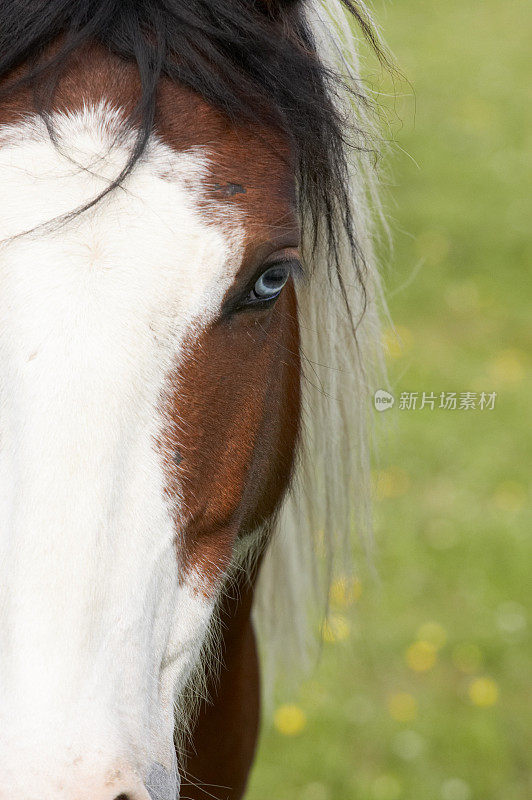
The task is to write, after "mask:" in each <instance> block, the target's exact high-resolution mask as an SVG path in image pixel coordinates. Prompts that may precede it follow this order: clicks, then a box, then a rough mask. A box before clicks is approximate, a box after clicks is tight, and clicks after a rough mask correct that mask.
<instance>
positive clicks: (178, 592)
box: [0, 107, 240, 800]
mask: <svg viewBox="0 0 532 800" xmlns="http://www.w3.org/2000/svg"><path fill="white" fill-rule="evenodd" d="M119 123H120V120H119V118H118V116H117V115H116V114H115V113H113V112H112V111H111V110H110V109H108V108H105V107H100V108H97V109H93V110H90V109H86V110H84V111H83V112H80V113H76V114H71V115H63V116H58V117H56V118H55V119H54V120H53V124H54V127H55V129H56V131H57V136H58V143H59V149H57V148H56V147H54V145H53V144H52V143H51V142H50V139H49V137H48V134H47V132H46V129H45V127H44V125H43V123H42V122H41V121H39V120H38V119H36V118H32V119H28V120H26V121H25V122H24V123H21V124H20V125H18V126H16V127H15V128H10V129H7V130H6V129H4V131H3V132H2V135H1V139H0V185H1V193H0V241H1V242H2V244H1V245H0V437H1V438H0V653H1V658H0V775H1V776H2V780H1V781H0V798H1V800H4V798H6V800H7V796H8V795H9V796H10V797H11V798H12V797H14V796H17V797H23V798H24V800H33V798H35V800H37V798H38V800H48V798H53V799H54V800H55V798H56V797H57V798H62V797H63V796H64V797H71V796H73V795H71V794H70V795H69V791H70V789H69V785H68V783H65V785H64V788H63V789H62V790H60V789H59V788H57V786H56V785H55V784H54V781H57V780H58V778H59V777H60V776H62V775H63V774H64V775H66V774H67V772H68V766H69V765H72V764H76V770H74V771H73V770H70V773H69V774H71V776H72V775H74V773H75V774H77V775H78V777H79V776H80V775H83V774H85V773H87V774H88V772H89V771H90V772H91V775H92V777H94V774H96V773H95V771H94V770H95V767H94V763H93V761H94V759H96V761H98V758H99V759H100V761H101V763H100V762H98V764H99V768H100V771H101V770H103V769H104V768H105V769H108V770H111V772H112V770H113V769H114V768H115V767H116V764H122V767H121V769H122V770H124V769H126V767H127V770H129V771H130V772H131V774H135V775H137V776H140V778H141V779H142V780H144V779H145V777H146V775H147V773H148V772H149V771H150V769H152V765H153V764H154V763H160V764H162V765H163V766H164V767H166V769H167V770H170V771H171V770H172V769H174V760H173V758H174V757H173V745H172V732H173V724H174V720H173V708H174V705H173V704H174V698H175V695H176V693H179V691H180V690H181V688H182V687H183V685H184V684H185V682H186V680H187V678H188V676H189V674H190V671H191V669H192V668H193V666H194V665H195V662H196V661H197V659H198V656H199V652H200V648H201V646H202V642H203V640H204V638H205V635H206V632H207V629H208V625H209V620H210V617H211V614H212V604H211V603H210V602H208V601H206V600H205V599H204V598H203V596H202V595H201V594H196V593H194V592H193V586H194V583H195V581H196V580H197V578H196V576H190V577H189V581H188V583H187V582H184V583H183V582H181V580H180V578H182V576H180V575H179V574H178V568H177V563H176V554H175V533H176V531H175V525H174V523H173V521H172V518H171V513H170V509H169V508H168V506H167V504H166V502H165V500H164V496H163V488H164V480H165V479H164V474H163V468H162V458H161V454H160V452H159V451H158V448H157V446H156V443H155V440H156V437H157V435H158V433H159V432H160V430H161V426H162V424H163V419H162V412H161V410H160V398H161V394H162V392H163V389H164V386H165V380H166V378H167V375H168V373H169V370H170V368H172V367H175V365H176V363H177V362H178V360H179V356H180V353H181V351H182V346H183V339H184V337H185V336H188V337H189V338H190V336H194V335H196V334H197V333H198V332H200V331H201V330H202V328H203V327H204V326H205V325H206V324H207V323H208V321H209V320H210V319H212V318H213V316H214V315H215V314H217V312H218V311H219V308H220V303H221V300H222V297H223V296H224V294H225V292H226V291H227V288H228V286H229V285H230V284H231V282H232V280H233V279H234V275H235V271H236V269H237V268H238V266H239V263H240V247H239V244H238V242H239V233H238V228H237V227H236V225H235V224H233V225H232V227H231V230H230V232H228V230H227V229H226V230H225V231H222V230H221V229H220V228H219V227H217V226H216V225H214V224H208V223H207V222H206V221H205V219H204V214H201V213H200V212H199V210H198V197H199V191H200V189H201V184H202V180H203V178H204V176H205V172H206V162H205V159H204V158H203V157H202V154H201V153H200V152H188V153H181V154H175V153H174V152H172V151H171V150H170V149H169V148H167V147H166V146H164V145H163V144H162V143H160V142H157V141H156V140H154V141H152V142H151V143H150V145H149V148H148V152H147V153H146V155H145V157H144V159H143V161H142V163H141V164H139V165H138V166H137V168H136V169H135V172H134V174H133V175H132V176H131V177H130V178H129V179H128V180H127V181H126V183H125V185H124V188H123V189H118V190H116V191H114V192H113V193H112V194H111V195H109V196H108V197H106V198H104V199H103V200H102V201H101V202H99V203H98V205H96V206H95V207H94V208H93V209H91V210H89V211H87V212H86V213H84V214H82V215H80V216H79V217H76V218H75V219H73V220H71V221H68V222H66V223H63V224H61V225H59V226H57V225H56V226H49V227H45V228H39V229H38V230H35V232H34V233H30V234H27V235H23V236H18V234H22V233H24V232H26V231H29V230H32V229H34V228H36V226H39V225H42V224H43V223H47V222H48V221H49V220H50V219H52V218H56V217H59V216H61V215H63V214H65V213H68V212H70V211H72V210H73V209H76V208H78V207H79V206H81V205H83V204H84V203H86V202H87V201H90V200H91V199H92V198H93V197H94V196H96V195H97V194H98V193H99V192H100V191H102V190H103V189H104V188H105V187H106V185H107V182H108V180H109V179H110V178H113V177H114V176H115V175H117V174H118V173H119V172H120V170H121V168H122V166H123V164H124V162H125V159H126V155H127V152H128V148H129V146H130V144H131V143H130V142H124V143H123V144H122V145H121V146H115V147H112V145H113V144H115V145H116V141H115V140H116V134H117V131H118V130H119ZM226 228H227V226H226ZM177 510H178V511H179V508H178V509H177ZM36 719H38V720H39V723H38V725H36V724H35V720H36ZM103 743H105V752H103V750H102V745H103ZM102 759H103V760H102ZM124 759H127V764H126V767H124V766H123V765H124V763H125V761H124ZM97 766H98V765H97ZM8 776H11V781H10V780H9V778H8ZM91 785H92V784H91ZM6 786H8V787H9V791H8V792H6V789H5V787H6ZM54 787H55V788H54ZM126 788H127V787H126ZM87 791H88V790H87ZM17 792H19V793H18V794H17ZM33 792H34V793H33ZM119 793H120V792H119V791H117V792H116V794H119ZM76 796H78V795H77V794H76ZM113 796H114V795H113ZM80 797H81V795H80ZM93 800H97V792H96V794H93Z"/></svg>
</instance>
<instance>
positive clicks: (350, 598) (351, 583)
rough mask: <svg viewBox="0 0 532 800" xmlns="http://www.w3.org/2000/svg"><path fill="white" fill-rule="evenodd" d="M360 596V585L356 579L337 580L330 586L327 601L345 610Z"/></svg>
mask: <svg viewBox="0 0 532 800" xmlns="http://www.w3.org/2000/svg"><path fill="white" fill-rule="evenodd" d="M361 594H362V584H361V583H360V581H359V580H358V578H345V577H343V578H339V579H338V580H336V581H334V582H333V583H332V584H331V589H330V591H329V599H330V601H331V603H332V604H333V605H335V606H338V607H340V608H347V607H348V606H350V605H351V604H352V603H354V601H355V600H358V598H359V597H360V595H361Z"/></svg>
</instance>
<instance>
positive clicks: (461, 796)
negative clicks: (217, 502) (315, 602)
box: [248, 0, 532, 800]
mask: <svg viewBox="0 0 532 800" xmlns="http://www.w3.org/2000/svg"><path fill="white" fill-rule="evenodd" d="M377 14H378V17H379V19H380V21H381V23H382V26H383V28H384V31H385V34H386V38H387V40H388V42H389V44H390V46H391V48H392V49H393V51H394V52H395V54H396V56H397V59H398V62H399V64H400V65H401V68H402V70H403V71H404V73H405V74H406V75H407V77H408V78H409V80H410V81H411V83H412V85H413V87H414V89H415V95H416V99H415V109H414V101H413V99H412V96H411V93H410V95H409V92H410V89H409V87H408V86H407V85H398V86H397V87H396V88H397V91H398V92H399V93H400V94H404V95H407V96H404V97H399V98H398V99H397V100H396V101H395V102H393V101H391V100H387V101H384V102H385V103H386V104H387V105H388V107H389V111H388V118H389V123H390V136H391V137H393V138H394V140H395V141H396V142H397V143H398V145H399V146H400V148H401V149H399V148H396V149H395V153H394V155H393V158H392V167H393V181H392V185H391V187H390V191H389V195H388V206H389V209H390V212H391V216H392V225H393V228H394V238H395V254H394V258H393V267H392V269H391V270H390V272H389V274H388V275H387V277H386V282H387V287H388V294H389V298H390V299H389V302H390V308H391V312H392V316H393V319H394V322H395V324H396V325H397V327H398V330H399V333H400V335H401V339H402V347H399V346H398V345H397V343H396V341H395V340H394V338H393V336H391V334H388V335H387V337H386V338H387V343H388V349H389V360H388V363H389V371H390V380H391V385H392V387H393V391H394V393H395V394H396V396H397V398H399V395H400V393H401V392H403V391H408V392H411V391H412V392H413V391H418V392H422V391H433V392H435V393H436V394H439V393H440V392H441V391H446V392H450V391H456V392H466V391H471V392H477V393H480V392H481V391H486V392H497V393H498V394H497V400H496V404H495V408H494V409H493V410H491V411H490V410H484V411H480V410H458V409H457V410H455V411H453V410H443V409H441V410H440V409H438V408H435V410H433V411H431V410H429V409H427V408H425V409H423V410H419V409H417V410H410V411H408V410H401V409H399V408H398V404H397V403H396V406H395V408H394V409H393V410H391V411H388V412H387V414H386V415H382V416H383V417H384V416H386V420H387V421H388V422H390V421H391V425H389V426H388V428H387V430H386V432H383V434H382V435H381V437H380V439H381V440H380V456H379V459H380V460H379V463H378V464H377V465H376V470H375V501H376V503H375V507H376V528H377V530H376V539H377V555H376V563H377V567H378V569H379V572H380V577H381V585H380V587H379V586H378V585H377V584H376V583H375V582H374V581H373V579H372V578H371V577H370V576H369V569H368V567H367V565H366V566H365V565H364V563H361V564H360V582H359V583H357V584H355V585H354V586H347V587H346V586H343V585H341V584H337V585H336V586H335V587H334V589H333V596H332V598H331V600H332V612H331V613H332V619H331V621H330V625H329V627H328V628H327V629H326V631H325V639H326V641H325V643H324V652H323V657H322V659H321V662H320V664H319V666H318V668H317V670H316V672H315V674H314V675H313V676H312V678H311V679H309V680H308V681H306V682H305V683H304V684H303V685H302V686H301V688H300V690H299V691H298V692H294V694H293V696H291V697H290V698H288V699H287V702H283V704H282V705H278V707H277V710H276V715H275V719H274V722H272V723H271V724H267V725H266V728H265V730H264V733H263V738H262V743H261V748H260V752H259V758H258V760H257V763H256V768H255V771H254V774H253V778H252V782H251V786H250V790H249V793H248V798H249V800H401V798H404V800H425V799H427V800H429V798H430V799H432V798H435V799H437V800H528V798H530V797H532V736H531V722H532V680H531V678H532V675H531V660H530V655H531V646H530V617H529V614H530V607H529V606H528V608H527V605H528V603H529V600H530V587H531V575H530V573H531V566H532V547H531V536H530V531H531V529H532V524H531V523H532V515H531V510H530V509H531V502H530V501H531V489H530V483H529V481H530V466H531V464H532V435H531V429H532V425H531V423H532V411H531V400H532V381H531V378H530V358H531V357H530V354H531V352H532V348H531V345H532V341H531V340H532V325H531V323H530V318H531V312H530V302H531V299H532V297H531V292H530V283H531V279H530V255H531V247H530V227H531V221H532V209H531V208H530V206H527V205H526V194H525V182H526V180H527V176H528V180H529V179H530V174H531V160H532V146H531V145H532V139H531V136H532V133H531V132H532V103H531V98H530V94H529V87H530V74H529V67H530V62H529V60H528V59H529V50H530V41H531V33H532V31H531V25H530V22H531V20H530V12H528V18H527V11H526V6H525V3H524V2H513V1H512V0H506V2H503V0H496V1H495V0H486V1H485V2H482V3H472V2H470V3H464V2H458V0H447V2H441V0H426V2H424V3H420V2H417V3H416V2H414V1H413V0H402V2H392V3H387V5H386V6H385V7H383V6H382V5H379V6H378V7H377ZM527 23H528V24H527ZM527 67H528V70H527ZM368 69H370V67H368ZM371 69H373V67H371ZM375 75H377V72H376V71H375ZM377 77H378V76H377ZM376 80H377V78H376ZM408 95H409V96H408ZM394 106H395V110H394Z"/></svg>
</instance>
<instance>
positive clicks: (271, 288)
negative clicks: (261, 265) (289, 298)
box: [249, 264, 290, 302]
mask: <svg viewBox="0 0 532 800" xmlns="http://www.w3.org/2000/svg"><path fill="white" fill-rule="evenodd" d="M289 275H290V267H289V266H288V264H275V265H274V266H273V267H269V269H267V270H266V271H265V272H263V273H262V275H261V276H260V278H259V279H258V281H257V282H256V283H255V286H254V287H253V289H252V290H251V292H250V295H249V300H250V301H251V302H257V301H260V300H262V301H265V302H266V301H268V300H274V299H275V298H276V297H277V296H278V295H279V294H281V290H282V288H283V286H284V285H285V283H286V282H287V280H288V277H289Z"/></svg>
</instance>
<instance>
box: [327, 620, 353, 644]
mask: <svg viewBox="0 0 532 800" xmlns="http://www.w3.org/2000/svg"><path fill="white" fill-rule="evenodd" d="M350 630H351V626H350V625H349V621H348V620H347V619H346V618H345V617H343V616H342V615H341V614H331V615H330V616H329V617H327V619H326V620H325V622H324V623H323V625H322V628H321V635H322V638H323V639H324V641H326V642H343V641H344V640H345V639H347V637H348V636H349V633H350Z"/></svg>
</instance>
